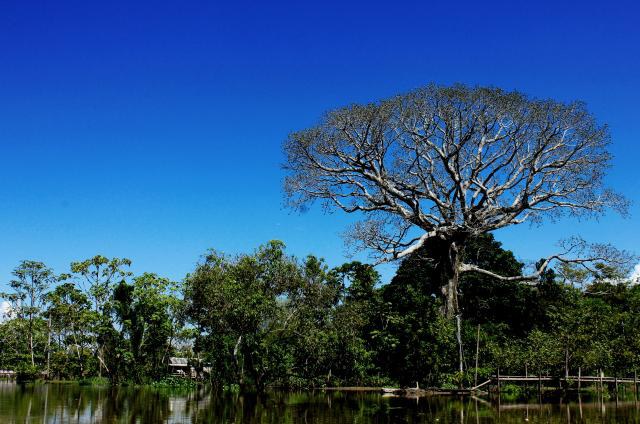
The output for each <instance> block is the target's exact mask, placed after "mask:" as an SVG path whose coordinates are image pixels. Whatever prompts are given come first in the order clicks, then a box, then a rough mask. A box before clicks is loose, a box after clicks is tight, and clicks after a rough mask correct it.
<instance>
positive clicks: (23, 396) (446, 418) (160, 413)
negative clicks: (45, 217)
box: [0, 382, 640, 424]
mask: <svg viewBox="0 0 640 424" xmlns="http://www.w3.org/2000/svg"><path fill="white" fill-rule="evenodd" d="M494 422H501V423H527V422H528V423H640V402H636V401H635V400H633V397H632V399H631V400H626V401H622V400H619V401H617V402H616V401H615V400H600V399H597V398H596V399H587V398H586V397H585V396H582V397H579V398H578V397H576V398H574V399H572V400H570V401H569V400H562V399H549V400H534V401H528V402H526V401H510V402H507V401H506V400H504V399H502V400H500V402H498V401H497V400H496V399H495V398H493V399H487V398H472V397H466V398H457V397H430V398H419V399H416V398H414V399H411V398H405V397H386V396H383V395H381V394H378V393H362V392H323V391H306V392H270V393H268V394H266V395H262V396H256V395H238V394H224V393H219V392H216V391H213V390H211V389H207V388H202V389H200V390H197V391H191V392H182V393H179V392H172V391H167V390H157V389H151V388H133V387H118V388H109V387H89V386H79V385H77V384H55V383H52V384H28V385H18V384H15V383H12V382H0V423H2V424H5V423H7V424H10V423H154V424H155V423H439V424H441V423H494Z"/></svg>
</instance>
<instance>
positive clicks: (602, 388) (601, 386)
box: [598, 369, 604, 393]
mask: <svg viewBox="0 0 640 424" xmlns="http://www.w3.org/2000/svg"><path fill="white" fill-rule="evenodd" d="M598 371H599V372H600V393H604V386H603V385H602V377H604V373H603V372H602V369H599V370H598Z"/></svg>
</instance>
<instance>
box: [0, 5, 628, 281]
mask: <svg viewBox="0 0 640 424" xmlns="http://www.w3.org/2000/svg"><path fill="white" fill-rule="evenodd" d="M639 16H640V10H639V9H638V6H634V4H633V3H632V2H627V3H624V4H623V3H617V2H604V1H599V2H589V1H582V2H575V3H565V4H562V3H561V2H557V1H554V2H548V3H543V2H514V1H509V2H490V1H485V2H469V3H468V4H464V3H461V2H428V1H420V2H415V3H409V2H399V1H396V2H385V3H375V2H371V1H369V2H363V3H360V4H357V3H353V2H350V3H347V2H335V3H332V2H329V1H322V2H320V1H318V2H305V1H298V2H291V3H285V2H282V3H278V2H272V1H270V2H262V3H261V4H258V3H250V2H224V3H223V2H214V1H206V2H205V1H203V2H189V1H181V2H178V1H176V2H161V1H155V2H148V3H145V2H128V1H127V2H125V1H104V2H94V1H78V2H70V1H64V0H60V1H55V2H54V1H46V2H45V1H25V0H3V1H2V2H0V146H1V147H2V149H1V153H0V288H1V286H2V284H4V283H6V282H7V281H8V279H9V278H10V273H11V270H12V269H13V268H14V267H15V266H16V265H17V264H18V262H19V261H20V260H21V259H37V260H42V261H44V262H46V263H47V264H49V265H50V266H52V267H54V268H55V270H56V271H58V272H63V271H67V270H68V264H69V262H70V261H72V260H77V259H83V258H86V257H90V256H93V255H95V254H97V253H101V254H103V255H107V256H120V257H122V256H124V257H129V258H131V259H132V260H133V262H134V268H133V269H134V270H135V271H136V272H142V271H155V272H157V273H159V274H161V275H164V276H168V277H171V278H174V279H181V278H182V277H183V276H184V275H185V274H186V273H187V272H189V271H190V270H191V269H192V268H193V266H194V263H195V262H196V261H197V260H198V258H199V256H200V255H201V254H203V253H204V252H205V251H206V249H207V248H216V249H219V250H223V251H226V252H230V253H235V252H241V251H249V250H251V249H253V248H254V247H256V246H257V245H259V244H260V243H263V242H266V241H267V240H270V239H281V240H283V241H285V242H286V243H287V245H288V246H289V249H290V251H291V252H292V253H295V254H297V255H306V254H307V253H314V254H316V255H319V256H323V257H325V258H326V259H327V261H328V263H329V264H331V265H337V264H340V263H341V262H342V261H344V260H345V257H344V253H345V251H344V247H343V243H342V240H341V238H340V233H341V232H342V231H343V230H344V228H345V224H346V223H347V222H348V218H347V217H345V216H344V215H342V214H339V213H335V214H331V215H325V214H323V213H322V212H321V211H319V210H314V211H312V212H310V213H307V214H304V215H297V214H292V213H291V212H289V211H287V210H284V209H283V207H282V191H281V179H282V176H283V172H282V170H281V168H280V164H281V163H282V161H283V157H282V153H281V143H282V141H283V139H284V138H285V137H286V135H287V133H289V132H290V131H292V130H295V129H300V128H304V127H305V126H308V125H311V124H313V123H314V122H315V121H316V120H317V119H318V117H319V116H320V114H321V113H322V112H323V111H325V110H327V109H330V108H334V107H337V106H341V105H344V104H346V103H350V102H365V101H369V100H375V99H378V98H381V97H385V96H389V95H392V94H394V93H398V92H402V91H405V90H409V89H412V88H415V87H417V86H420V85H423V84H426V83H428V82H431V81H434V82H437V83H443V84H449V83H453V82H457V81H460V82H464V83H467V84H472V85H475V84H489V85H497V86H501V87H504V88H506V89H519V90H522V91H524V92H527V93H529V94H531V95H534V96H538V97H555V98H558V99H562V100H572V99H582V100H585V101H586V102H587V103H588V105H589V107H590V109H591V110H592V111H593V112H594V113H595V114H596V116H597V117H598V118H599V119H600V120H601V121H603V122H607V123H609V124H610V126H611V132H612V135H613V140H614V145H613V147H612V150H613V153H614V154H615V161H614V167H613V169H612V170H611V172H610V177H609V179H608V181H609V183H610V185H611V186H613V187H616V188H617V189H618V190H620V191H621V192H623V193H625V194H626V195H627V196H628V197H629V198H630V199H632V200H633V201H635V204H634V206H633V208H632V211H631V213H632V215H631V218H630V219H627V220H622V219H620V218H617V217H615V216H607V217H605V218H603V219H602V220H601V221H600V222H599V223H597V222H586V223H576V222H568V221H563V222H560V223H557V224H554V225H545V226H543V227H541V228H530V227H528V226H523V227H520V228H517V229H513V230H507V231H502V232H500V233H499V234H498V235H497V236H498V238H499V239H500V240H502V241H504V243H505V245H506V246H507V247H508V248H511V249H513V250H514V251H515V252H516V254H517V255H518V256H519V257H520V258H522V259H536V258H538V257H540V256H542V255H544V254H547V253H549V252H551V251H552V250H553V247H554V243H555V241H556V240H558V239H560V238H562V237H563V236H565V235H568V234H575V233H581V234H583V235H584V236H585V237H586V238H588V239H591V240H595V241H611V242H613V243H614V244H616V245H617V246H619V247H621V248H625V249H630V250H635V251H636V252H638V251H640V248H639V247H640V246H639V243H638V240H639V239H640V227H639V226H638V223H639V222H640V221H639V218H640V209H639V207H638V204H639V203H640V181H639V180H640V178H639V176H640V167H639V165H638V157H640V143H639V139H640V109H639V108H638V102H639V100H638V98H639V97H640V29H639V27H638V25H639V23H638V22H639V19H640V17H639ZM385 275H386V276H387V277H388V275H390V272H389V270H386V271H385Z"/></svg>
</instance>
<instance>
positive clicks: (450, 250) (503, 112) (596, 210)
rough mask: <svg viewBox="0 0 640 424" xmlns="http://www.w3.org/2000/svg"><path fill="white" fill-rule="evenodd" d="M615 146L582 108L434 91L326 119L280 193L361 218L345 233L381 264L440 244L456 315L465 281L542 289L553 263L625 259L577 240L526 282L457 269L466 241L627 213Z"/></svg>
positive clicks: (299, 137) (305, 140) (291, 155)
mask: <svg viewBox="0 0 640 424" xmlns="http://www.w3.org/2000/svg"><path fill="white" fill-rule="evenodd" d="M609 143H610V136H609V132H608V130H607V127H606V126H605V125H600V124H598V123H597V121H596V119H595V118H594V116H593V115H592V114H590V113H589V112H588V111H587V109H586V108H585V105H584V104H583V103H581V102H571V103H563V102H558V101H554V100H538V99H534V98H531V97H528V96H526V95H524V94H521V93H518V92H506V91H503V90H501V89H498V88H485V87H467V86H464V85H455V86H452V87H443V86H437V85H429V86H427V87H424V88H421V89H418V90H415V91H412V92H409V93H407V94H403V95H398V96H395V97H392V98H390V99H387V100H383V101H380V102H377V103H371V104H366V105H357V104H355V105H351V106H348V107H345V108H342V109H338V110H334V111H331V112H328V113H327V114H325V115H324V117H323V118H322V119H321V121H320V122H319V123H318V124H317V125H316V126H313V127H311V128H308V129H304V130H302V131H298V132H294V133H292V134H291V135H290V136H289V138H288V139H287V141H286V142H285V145H284V149H285V152H286V155H287V162H286V164H285V169H286V170H287V171H288V175H287V177H286V179H285V191H286V195H287V198H288V200H289V202H290V204H291V205H292V206H293V207H296V208H304V207H306V206H308V205H309V204H310V203H312V202H314V201H316V200H320V201H323V203H324V204H325V205H326V206H328V207H331V208H338V209H341V210H343V211H345V212H348V213H356V214H359V215H360V218H361V220H359V221H358V222H357V223H356V224H355V225H354V226H353V227H352V228H351V229H350V231H348V232H347V236H348V238H349V239H350V240H351V241H353V242H355V244H356V246H359V247H362V248H366V249H369V250H370V251H371V252H373V253H374V255H375V256H376V258H377V259H378V260H380V261H387V260H393V259H398V258H402V257H404V256H406V255H409V254H411V253H413V252H415V251H416V250H418V249H419V248H420V247H421V246H423V245H425V243H430V242H432V241H435V240H436V239H437V241H438V243H439V244H442V245H444V249H445V252H446V254H445V255H443V256H442V259H441V260H442V263H441V264H440V266H439V267H438V269H440V270H441V274H442V275H441V277H442V287H443V289H442V290H443V294H444V297H445V299H446V304H445V310H446V313H447V315H448V316H449V317H453V316H457V315H458V312H459V311H458V299H457V293H458V282H459V279H460V275H461V274H463V273H468V272H476V273H481V274H485V275H488V276H491V277H493V278H497V279H501V280H505V281H528V282H535V281H537V280H538V279H539V277H540V275H541V274H542V273H543V272H544V271H545V270H546V269H547V268H548V267H549V266H550V264H552V263H553V262H554V261H561V262H566V263H574V264H578V265H579V266H584V267H589V264H592V263H595V262H599V261H605V262H606V261H609V262H611V261H613V262H617V263H623V262H625V261H626V259H628V257H627V255H625V254H623V253H624V252H622V253H621V252H618V251H616V250H615V249H613V248H612V247H611V246H609V245H602V244H596V245H589V244H587V243H585V242H584V241H582V240H581V239H579V238H572V239H570V240H567V241H565V242H563V243H561V249H560V250H561V252H559V253H558V254H555V255H553V256H550V257H548V258H546V259H545V260H542V261H540V262H539V263H538V264H537V266H536V267H535V268H534V269H533V270H532V271H531V273H527V274H526V275H518V276H503V275H499V274H497V273H494V272H492V271H489V270H485V269H483V268H480V267H478V266H476V265H472V264H468V263H464V262H463V261H462V260H461V258H462V257H463V252H464V249H465V246H466V244H467V241H468V240H469V239H470V238H471V237H474V236H478V235H481V234H484V233H488V232H490V231H494V230H498V229H500V228H504V227H507V226H510V225H516V224H521V223H523V222H525V221H531V222H540V221H542V220H544V219H545V218H557V217H559V216H562V215H566V214H568V215H571V216H585V215H587V216H598V215H601V214H602V213H603V212H605V211H606V210H607V209H609V208H613V209H615V210H617V211H619V212H621V213H625V211H626V208H627V202H626V200H625V199H624V198H623V197H622V196H620V195H618V194H616V193H615V192H613V191H612V190H610V189H608V188H606V187H605V185H604V182H603V179H604V176H605V171H606V169H607V168H608V167H609V165H610V160H611V155H610V154H609V152H608V150H607V148H608V145H609Z"/></svg>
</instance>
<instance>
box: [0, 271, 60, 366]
mask: <svg viewBox="0 0 640 424" xmlns="http://www.w3.org/2000/svg"><path fill="white" fill-rule="evenodd" d="M13 276H14V277H15V278H14V279H12V280H11V281H10V282H9V287H11V289H12V290H13V292H11V293H3V294H2V297H3V298H5V299H7V300H8V301H9V302H10V303H11V313H12V314H14V315H15V318H16V319H17V320H18V322H26V328H25V330H26V337H27V340H28V348H29V358H30V362H31V366H32V367H35V365H36V360H35V357H36V352H35V351H36V347H37V346H36V337H35V333H36V330H37V327H38V325H40V324H41V322H39V321H38V320H39V318H40V314H41V312H42V307H43V305H44V303H45V293H46V291H47V290H48V289H49V287H51V285H53V284H54V283H55V282H56V281H57V278H56V276H55V275H54V273H53V271H52V270H51V268H48V267H47V266H46V265H45V264H44V263H42V262H38V261H22V262H21V263H20V265H18V266H17V267H16V268H15V269H14V270H13ZM41 351H42V352H44V346H41Z"/></svg>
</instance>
